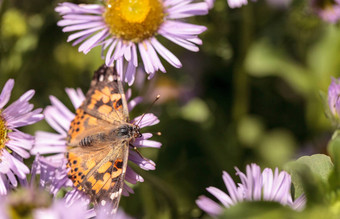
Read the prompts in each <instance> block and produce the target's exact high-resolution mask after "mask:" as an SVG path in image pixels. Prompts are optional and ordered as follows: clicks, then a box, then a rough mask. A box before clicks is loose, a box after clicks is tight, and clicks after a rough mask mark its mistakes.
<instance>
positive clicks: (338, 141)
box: [328, 132, 340, 188]
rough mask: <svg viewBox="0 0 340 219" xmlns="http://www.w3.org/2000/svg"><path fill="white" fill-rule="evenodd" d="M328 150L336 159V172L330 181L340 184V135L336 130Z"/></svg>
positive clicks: (333, 184)
mask: <svg viewBox="0 0 340 219" xmlns="http://www.w3.org/2000/svg"><path fill="white" fill-rule="evenodd" d="M328 152H329V155H330V156H331V157H332V160H333V161H334V172H333V175H332V177H331V178H330V183H331V185H332V186H333V188H334V187H339V186H340V136H339V135H338V133H337V132H335V137H334V138H333V139H332V140H331V141H330V142H329V144H328Z"/></svg>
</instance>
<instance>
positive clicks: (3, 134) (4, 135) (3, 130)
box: [0, 115, 8, 149]
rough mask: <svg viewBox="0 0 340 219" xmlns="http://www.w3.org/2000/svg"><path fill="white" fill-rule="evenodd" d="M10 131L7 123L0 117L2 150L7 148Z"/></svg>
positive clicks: (0, 145) (0, 143) (0, 147)
mask: <svg viewBox="0 0 340 219" xmlns="http://www.w3.org/2000/svg"><path fill="white" fill-rule="evenodd" d="M7 133H8V129H7V127H6V121H5V120H4V119H3V118H2V117H1V115H0V149H3V148H5V144H6V142H7V140H8V137H7Z"/></svg>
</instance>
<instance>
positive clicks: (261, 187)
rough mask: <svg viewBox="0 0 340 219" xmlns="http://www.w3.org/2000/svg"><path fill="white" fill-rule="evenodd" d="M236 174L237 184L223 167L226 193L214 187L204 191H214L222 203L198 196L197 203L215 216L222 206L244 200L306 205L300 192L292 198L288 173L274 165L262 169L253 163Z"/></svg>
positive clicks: (297, 208)
mask: <svg viewBox="0 0 340 219" xmlns="http://www.w3.org/2000/svg"><path fill="white" fill-rule="evenodd" d="M235 169H236V175H239V177H240V179H241V183H238V184H237V186H236V184H235V183H234V181H233V179H232V178H231V177H230V175H229V174H228V173H227V172H225V171H223V175H222V178H223V181H224V183H225V185H226V187H227V190H228V193H229V195H228V194H226V193H225V192H223V191H222V190H220V189H218V188H216V187H212V186H211V187H208V188H207V191H208V192H210V193H211V194H212V195H214V196H215V197H216V198H217V199H218V200H219V201H220V202H221V203H222V205H223V206H221V205H219V204H218V203H216V202H215V201H213V200H211V199H210V198H207V197H206V196H200V197H199V198H198V199H197V200H196V204H197V205H198V206H199V207H200V208H201V209H202V210H204V211H205V212H207V213H208V214H210V215H212V216H217V215H219V214H221V213H222V212H223V207H225V208H229V207H230V206H233V205H236V204H237V203H239V202H243V201H260V200H263V201H272V202H278V203H280V204H282V205H288V206H290V207H291V208H292V209H294V210H302V209H303V208H304V206H305V203H306V199H305V196H304V195H301V196H300V197H299V198H298V199H296V200H295V201H293V199H292V195H291V192H290V187H291V177H290V175H289V174H288V173H287V172H285V171H281V172H279V170H278V169H277V168H276V169H275V172H274V173H273V171H272V170H271V169H269V168H266V169H264V170H263V172H262V173H261V168H260V167H259V166H258V165H256V164H251V165H247V167H246V174H244V173H242V172H241V171H240V170H239V169H238V168H235Z"/></svg>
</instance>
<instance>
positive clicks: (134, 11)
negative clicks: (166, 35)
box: [104, 0, 164, 42]
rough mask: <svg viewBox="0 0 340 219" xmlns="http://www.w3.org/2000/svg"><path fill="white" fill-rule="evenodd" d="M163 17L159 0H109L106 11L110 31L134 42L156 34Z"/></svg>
mask: <svg viewBox="0 0 340 219" xmlns="http://www.w3.org/2000/svg"><path fill="white" fill-rule="evenodd" d="M163 19H164V13H163V7H162V4H161V3H160V2H159V0H121V1H116V0H109V1H108V2H107V5H106V9H105V13H104V20H105V22H106V23H107V25H108V27H109V30H110V33H111V34H112V35H114V36H116V37H119V38H121V39H123V40H127V41H132V42H141V41H143V40H145V39H148V38H150V37H152V36H154V35H155V34H156V33H157V30H158V28H159V27H160V25H161V24H162V23H163Z"/></svg>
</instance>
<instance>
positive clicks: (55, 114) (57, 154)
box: [31, 88, 161, 203]
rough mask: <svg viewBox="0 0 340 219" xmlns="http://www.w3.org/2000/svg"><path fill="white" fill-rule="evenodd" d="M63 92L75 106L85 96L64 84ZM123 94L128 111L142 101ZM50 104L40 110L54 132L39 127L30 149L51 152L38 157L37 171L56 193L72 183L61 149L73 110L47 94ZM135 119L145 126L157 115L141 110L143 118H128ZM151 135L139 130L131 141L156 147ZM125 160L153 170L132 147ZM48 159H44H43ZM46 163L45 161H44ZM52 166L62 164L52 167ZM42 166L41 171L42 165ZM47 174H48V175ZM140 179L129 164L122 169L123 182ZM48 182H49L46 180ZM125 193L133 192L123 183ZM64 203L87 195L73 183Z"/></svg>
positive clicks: (152, 165)
mask: <svg viewBox="0 0 340 219" xmlns="http://www.w3.org/2000/svg"><path fill="white" fill-rule="evenodd" d="M66 93H67V94H68V96H69V98H70V100H71V102H72V104H73V106H74V108H75V109H77V108H78V107H79V106H80V105H81V103H82V101H83V100H84V99H85V96H84V94H83V92H82V91H81V90H80V89H79V88H78V89H71V88H67V89H66ZM126 98H127V101H128V109H129V111H130V110H132V109H133V108H134V107H135V106H136V105H137V104H138V103H140V102H141V101H142V99H141V97H136V98H134V99H131V100H130V98H131V90H130V89H129V90H128V91H127V93H126ZM50 100H51V103H52V105H51V106H48V107H46V109H45V110H44V115H45V119H46V121H47V122H48V123H49V125H50V126H51V127H52V128H53V129H54V130H55V131H56V132H57V133H50V132H44V131H39V132H37V133H36V141H35V145H34V148H33V149H32V150H31V153H32V154H41V155H50V154H54V155H51V156H53V157H51V156H47V157H45V158H44V159H43V160H40V162H41V163H43V164H44V165H45V167H44V166H42V165H40V168H42V169H40V172H41V173H43V172H44V173H46V174H45V175H46V177H47V179H46V180H45V181H47V182H51V181H52V182H53V183H52V186H50V188H51V189H50V191H51V192H52V193H53V194H56V193H57V192H58V191H59V190H60V189H61V188H62V187H65V186H71V187H74V186H73V183H72V181H71V180H70V179H68V178H67V172H68V171H69V170H68V169H66V162H67V160H66V159H65V157H64V154H65V152H66V151H67V148H66V145H67V142H66V137H67V132H68V130H69V128H70V124H71V121H72V120H73V119H74V117H75V114H74V113H72V112H71V111H70V110H69V109H68V108H67V107H66V106H65V105H64V104H63V103H61V102H60V101H59V100H58V99H57V98H56V97H54V96H51V97H50ZM135 121H139V123H138V124H139V127H140V128H144V127H147V126H152V125H155V124H157V123H158V122H159V120H158V118H157V117H156V116H155V115H153V114H151V113H148V114H145V115H144V116H143V118H142V119H141V117H137V118H135V119H133V120H131V121H130V122H131V123H134V122H135ZM151 137H152V134H151V133H143V134H142V135H141V136H139V137H138V138H136V139H135V141H134V142H131V144H132V145H133V146H135V147H137V148H141V147H152V148H160V147H161V143H159V142H156V141H153V140H149V139H150V138H151ZM128 158H129V160H130V161H132V162H134V163H135V164H137V165H138V166H139V167H140V168H142V169H144V170H154V169H155V163H154V162H153V161H151V160H148V159H144V158H142V157H141V156H140V155H139V154H138V153H137V152H136V151H134V150H129V157H128ZM46 159H48V160H46ZM47 163H49V165H46V164H47ZM56 167H62V168H61V169H60V168H56ZM43 168H45V171H44V169H43ZM48 168H52V169H53V168H55V169H58V173H57V174H55V175H51V174H50V173H51V171H46V169H47V170H48ZM49 177H50V178H49ZM143 181H144V179H143V178H142V177H141V176H140V175H138V174H137V173H135V172H134V171H133V170H132V168H130V167H129V166H127V169H126V173H125V182H128V183H131V184H136V183H137V182H143ZM50 184H51V183H50ZM129 193H133V190H132V189H131V188H130V187H129V186H128V185H127V184H124V188H123V190H122V194H123V195H124V196H128V195H129ZM65 199H66V201H67V203H72V202H74V201H75V200H78V199H83V200H84V201H85V202H88V201H89V200H88V198H87V196H84V194H83V192H80V191H79V190H77V189H76V188H75V187H74V189H73V190H72V191H70V192H68V193H67V194H66V196H65Z"/></svg>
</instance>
